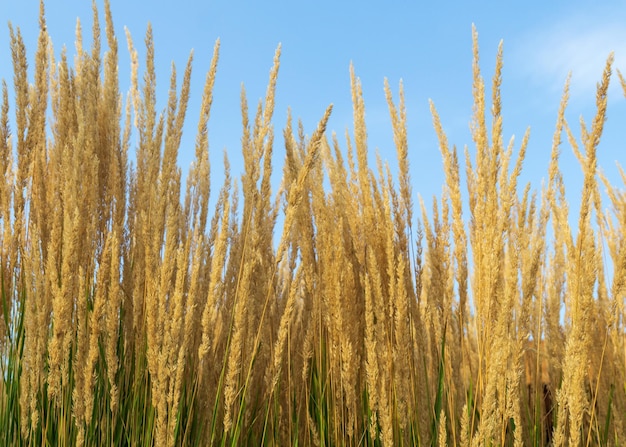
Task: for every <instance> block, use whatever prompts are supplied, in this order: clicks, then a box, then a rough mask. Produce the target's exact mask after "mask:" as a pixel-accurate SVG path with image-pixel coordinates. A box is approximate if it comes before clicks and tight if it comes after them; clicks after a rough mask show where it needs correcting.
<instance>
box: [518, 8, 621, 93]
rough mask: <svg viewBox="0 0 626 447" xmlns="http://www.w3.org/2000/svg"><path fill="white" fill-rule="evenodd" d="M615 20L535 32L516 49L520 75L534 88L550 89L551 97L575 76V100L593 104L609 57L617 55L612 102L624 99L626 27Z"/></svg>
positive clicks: (569, 22) (578, 20)
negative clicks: (621, 80)
mask: <svg viewBox="0 0 626 447" xmlns="http://www.w3.org/2000/svg"><path fill="white" fill-rule="evenodd" d="M616 15H620V14H616ZM613 20H614V18H613V17H605V18H596V17H594V18H589V17H587V19H586V20H583V19H582V18H576V19H573V18H570V19H566V20H563V21H560V22H558V23H555V24H553V25H551V26H547V27H543V28H539V29H533V30H532V31H531V32H529V33H527V34H525V35H524V36H522V38H521V39H520V40H518V41H517V42H516V44H515V45H514V49H513V56H514V58H515V66H516V67H517V68H519V70H520V71H519V72H518V74H520V75H523V76H524V77H526V78H528V79H529V80H530V81H531V82H532V83H533V84H537V85H539V86H545V87H547V88H548V89H549V90H550V92H549V93H557V92H561V91H562V89H563V85H564V83H565V79H566V78H567V75H568V73H570V72H571V74H572V78H571V85H570V96H571V99H572V100H577V99H584V100H585V101H589V100H592V101H593V98H595V90H596V85H597V83H598V82H599V81H600V80H601V78H602V72H603V70H604V66H605V64H606V60H607V57H608V56H609V54H610V53H611V52H613V53H614V55H615V61H614V63H613V72H614V75H613V76H614V77H612V79H611V88H610V90H611V92H610V93H609V99H613V100H615V99H618V98H623V96H622V93H621V88H619V80H618V78H617V74H616V71H617V69H619V70H620V71H621V72H622V74H624V75H626V23H619V22H615V21H613Z"/></svg>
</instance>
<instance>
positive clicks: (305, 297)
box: [0, 2, 626, 447]
mask: <svg viewBox="0 0 626 447" xmlns="http://www.w3.org/2000/svg"><path fill="white" fill-rule="evenodd" d="M104 17H105V21H104V25H105V26H104V33H102V30H101V28H100V21H99V17H98V10H97V8H96V7H95V2H94V20H93V26H92V34H93V46H92V48H91V49H85V48H83V46H82V37H81V35H82V30H81V28H80V27H78V28H77V44H76V54H75V56H74V57H73V59H72V58H70V57H68V55H67V54H66V53H65V52H63V53H62V54H61V56H60V60H58V59H55V53H54V51H53V50H52V43H51V42H50V39H49V36H48V34H47V32H46V25H45V14H44V10H43V3H42V5H41V13H40V34H39V40H38V46H37V51H36V54H35V57H34V64H32V66H31V68H32V70H31V71H29V63H28V61H27V59H26V50H25V47H24V42H23V39H22V36H21V34H20V31H19V28H11V42H10V46H11V50H12V58H13V61H12V62H13V69H14V79H13V84H12V87H11V88H12V96H11V97H12V98H14V100H13V101H12V103H11V104H9V97H10V95H9V93H8V92H9V87H7V84H6V82H5V83H3V86H2V88H3V90H2V104H1V107H0V109H1V110H0V279H1V284H0V286H1V290H0V292H1V295H0V297H1V306H0V311H1V317H2V318H1V319H0V331H1V332H0V359H1V361H0V368H1V372H2V375H1V380H0V438H1V440H0V444H2V445H7V446H8V445H15V446H21V445H24V446H26V445H32V446H35V445H37V446H40V445H53V446H57V445H59V446H65V445H80V446H82V445H90V446H96V445H97V446H99V445H117V446H124V445H128V446H152V445H156V446H204V445H221V446H226V445H298V446H309V445H315V446H331V445H347V446H383V445H384V446H391V445H400V446H402V445H424V446H426V445H434V446H439V447H443V446H445V445H454V446H495V445H502V446H522V445H526V446H543V445H555V446H563V445H572V446H581V445H585V446H586V445H619V444H620V443H621V440H623V439H626V437H625V434H626V427H625V426H624V416H625V415H626V390H625V386H626V385H625V384H626V349H625V348H626V345H625V339H624V333H625V329H624V323H625V322H624V316H625V309H624V298H626V194H625V193H624V190H623V189H621V190H620V189H618V188H617V187H615V186H613V185H611V184H609V182H608V181H607V180H606V179H605V178H604V177H603V176H602V175H601V174H600V173H599V170H598V166H597V161H596V160H597V159H596V149H597V147H598V143H599V141H600V137H601V135H602V131H603V124H604V121H605V119H606V105H607V89H608V85H609V79H610V77H611V64H612V57H609V59H608V60H607V63H606V67H605V70H604V75H603V77H602V79H601V80H600V82H599V84H598V88H597V95H596V105H597V112H596V115H595V117H594V119H593V121H592V122H591V123H590V125H589V126H587V125H586V124H585V123H582V124H581V135H582V138H581V140H580V141H577V140H576V138H575V137H574V136H573V133H572V131H571V129H570V127H569V124H568V122H567V121H566V119H565V108H566V105H567V101H568V85H567V84H566V86H565V89H564V93H563V99H562V102H561V107H560V110H559V112H558V115H557V117H556V126H555V131H554V139H553V143H552V155H551V160H550V164H549V166H548V167H547V171H546V175H547V181H546V183H545V185H544V186H543V188H542V189H541V191H540V192H539V194H537V193H536V192H533V191H532V190H531V189H530V186H520V185H518V178H519V175H520V172H521V170H522V164H523V161H524V156H525V153H526V147H527V143H528V134H526V135H525V136H524V138H523V139H522V141H521V143H520V144H519V145H517V144H516V143H514V142H513V141H511V143H510V144H509V145H505V144H504V136H503V135H502V111H501V105H500V84H501V69H502V48H501V47H500V49H499V51H498V55H497V58H496V68H495V74H494V76H493V81H492V86H491V93H490V94H491V97H490V98H489V96H488V95H489V90H488V88H487V87H486V86H485V82H484V81H483V77H482V75H481V72H480V66H479V55H478V38H477V35H476V33H475V32H474V42H473V44H474V66H473V70H474V75H473V80H474V83H473V97H474V109H473V117H472V136H473V145H472V147H471V149H466V151H465V156H464V158H465V159H464V163H465V172H464V177H465V178H466V180H467V181H466V184H465V185H462V184H461V169H462V168H461V163H462V161H460V160H459V154H458V152H457V150H456V148H454V147H450V146H449V144H448V142H447V138H446V135H445V132H444V130H443V124H442V123H441V121H440V118H439V115H438V114H437V111H436V109H435V106H434V105H433V104H431V112H432V117H433V124H434V128H435V131H436V133H437V135H438V137H439V145H440V151H441V156H442V160H443V169H444V172H445V185H444V189H443V193H442V195H441V197H439V198H435V199H434V201H433V204H432V207H431V208H430V209H427V206H426V204H424V203H423V202H422V201H420V203H419V207H420V209H419V217H418V216H417V215H416V214H414V213H415V209H414V204H413V191H412V182H411V179H410V174H409V171H410V170H409V165H408V151H409V148H408V144H407V141H408V140H407V125H406V111H405V106H404V96H403V90H402V85H400V87H399V92H398V96H397V99H394V97H393V96H394V95H393V94H392V90H391V88H390V87H389V85H388V84H385V92H386V95H387V101H388V105H389V113H390V117H391V122H392V126H393V137H394V143H395V147H396V149H397V163H398V169H397V171H396V170H395V169H394V172H397V175H395V176H394V175H392V173H391V172H392V169H391V168H390V166H389V165H388V164H387V163H386V162H384V161H382V160H380V159H379V160H378V163H377V164H376V166H375V167H371V166H370V165H369V164H368V158H369V157H368V147H367V128H366V121H365V105H364V102H363V96H362V91H361V85H360V83H359V79H358V78H357V77H356V75H355V74H354V71H351V80H352V100H353V112H354V125H353V129H352V131H351V132H350V133H348V134H347V135H346V138H345V141H344V142H343V144H344V145H345V146H342V144H341V143H340V141H339V138H337V137H336V135H334V134H329V133H328V132H326V125H327V122H328V119H329V116H330V113H331V109H332V107H331V106H329V107H328V109H327V110H326V111H325V113H323V114H321V116H320V121H319V124H318V126H317V128H316V129H312V133H311V136H310V137H308V136H306V134H305V130H304V129H303V128H302V126H296V125H294V123H293V122H292V119H291V118H290V119H289V120H288V123H287V125H286V128H285V129H284V130H283V137H284V145H283V144H281V145H277V144H275V135H274V128H273V125H272V116H273V112H274V97H275V89H276V83H277V77H278V70H279V58H280V48H278V50H277V51H276V56H275V59H274V65H273V68H272V70H271V72H270V77H269V84H268V88H267V93H266V96H265V98H264V99H263V100H262V101H261V102H260V103H259V104H258V106H257V107H256V108H255V111H254V113H250V111H249V109H248V103H247V98H246V94H245V91H242V95H241V110H242V129H243V130H242V139H241V142H242V144H241V151H242V153H243V160H244V168H243V169H244V172H243V173H242V175H241V177H240V180H239V179H238V178H237V179H235V178H234V177H233V176H232V174H231V172H230V167H229V162H228V158H227V157H226V156H225V159H224V167H223V169H224V172H225V174H226V175H225V180H224V183H223V184H222V185H221V187H220V189H219V190H218V191H217V196H215V197H216V198H215V199H214V200H212V201H211V203H212V204H213V203H215V208H213V205H211V208H213V209H210V208H209V199H210V197H211V193H212V191H211V182H210V166H209V156H208V154H209V153H208V150H209V149H208V148H209V145H208V131H207V129H208V121H209V116H210V111H211V103H212V94H213V87H214V82H215V76H216V70H217V60H218V50H219V42H218V43H216V45H215V50H214V53H213V60H212V64H211V68H210V70H209V72H208V73H207V75H206V83H205V87H204V91H203V97H202V107H201V111H200V116H199V117H198V128H197V129H198V130H197V136H196V142H195V160H194V162H193V164H192V165H191V167H190V168H189V171H188V176H187V178H186V182H185V183H184V182H183V181H182V180H181V179H182V176H181V169H180V168H179V167H178V166H177V154H178V151H179V148H180V143H181V135H182V129H183V123H184V121H185V118H186V111H187V110H186V109H187V102H188V99H189V86H190V78H191V65H192V64H191V57H190V58H189V63H188V64H187V66H186V67H185V71H184V75H183V77H182V85H181V86H180V87H179V86H178V85H177V75H176V72H175V70H173V71H172V77H171V83H170V89H169V96H168V102H167V107H166V108H165V110H163V111H159V110H157V109H156V91H155V85H156V77H155V56H154V46H153V39H152V30H151V29H150V28H148V31H147V34H146V38H145V45H146V60H145V67H146V69H145V73H143V74H142V75H141V77H140V73H138V66H139V63H138V60H137V57H138V56H137V52H136V51H135V48H134V44H133V41H132V39H131V37H130V35H129V34H128V35H127V36H126V41H127V44H128V49H129V52H130V55H131V61H132V64H131V68H130V74H131V83H132V86H131V90H130V93H129V94H128V95H122V94H121V93H120V91H119V79H118V41H117V37H116V36H115V35H114V32H113V24H112V18H111V12H110V8H109V4H108V2H105V14H104ZM101 34H103V36H104V37H102V36H101ZM103 41H104V42H106V48H104V49H103V48H102V47H101V44H102V42H103ZM72 60H73V63H72V62H71V61H72ZM29 75H30V76H32V80H33V82H29V80H28V79H29ZM620 81H621V84H622V87H624V91H625V93H626V82H625V81H624V79H623V78H622V77H621V75H620ZM488 111H489V112H490V114H489V113H488ZM10 116H14V118H10ZM13 122H14V123H15V124H14V126H11V125H10V123H13ZM131 135H133V136H134V137H133V138H131ZM562 139H564V140H566V141H565V142H562V141H561V140H562ZM135 140H136V143H133V144H131V141H135ZM565 144H568V145H569V146H570V147H571V148H572V149H573V151H574V153H575V154H576V155H577V157H578V160H579V162H580V166H581V169H582V172H583V173H584V185H583V189H582V193H581V197H580V204H581V207H580V214H579V215H578V216H577V218H576V217H575V216H571V215H570V213H569V211H568V204H567V201H566V200H565V198H564V191H565V190H564V184H563V180H562V175H561V172H560V170H559V164H558V159H559V152H560V151H561V150H562V146H564V145H565ZM131 146H133V147H132V150H134V151H136V162H132V163H131V162H130V161H129V150H130V149H131ZM278 149H279V150H280V151H281V153H283V154H284V165H283V167H282V180H281V184H280V189H279V190H278V191H277V192H273V191H272V181H271V178H272V172H273V169H274V166H273V165H272V162H271V160H272V154H273V152H274V150H278ZM622 179H623V180H624V181H626V175H625V174H624V172H623V171H622ZM183 183H184V184H183ZM601 186H603V187H604V188H606V190H607V195H606V196H605V199H604V200H605V201H606V200H607V198H608V200H609V201H610V206H611V209H610V211H605V208H604V207H605V206H606V203H603V201H602V200H603V199H602V196H601V194H600V187H601ZM214 194H215V193H214ZM468 213H469V214H468ZM279 221H280V222H282V224H281V225H278V224H277V222H279ZM576 221H577V226H576V228H572V227H571V226H570V225H571V224H570V222H576ZM275 234H278V235H280V236H279V238H276V239H275V238H274V236H275ZM549 235H553V236H549ZM608 257H610V259H611V262H606V261H605V259H606V258H608ZM609 270H610V271H609ZM607 278H611V281H610V282H609V280H608V279H607Z"/></svg>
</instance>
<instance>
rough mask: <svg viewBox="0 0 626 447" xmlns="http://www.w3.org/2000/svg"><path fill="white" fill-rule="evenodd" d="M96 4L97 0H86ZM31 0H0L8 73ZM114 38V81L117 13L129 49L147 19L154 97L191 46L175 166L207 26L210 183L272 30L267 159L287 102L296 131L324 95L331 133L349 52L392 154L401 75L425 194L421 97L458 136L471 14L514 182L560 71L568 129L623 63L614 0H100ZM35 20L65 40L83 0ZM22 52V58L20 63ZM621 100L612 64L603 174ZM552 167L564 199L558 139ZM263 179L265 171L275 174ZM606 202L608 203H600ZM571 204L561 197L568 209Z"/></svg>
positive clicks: (314, 117)
mask: <svg viewBox="0 0 626 447" xmlns="http://www.w3.org/2000/svg"><path fill="white" fill-rule="evenodd" d="M97 3H98V5H99V10H100V13H101V19H102V18H103V15H102V13H103V7H102V4H103V0H98V1H97ZM38 4H39V2H38V0H23V1H20V2H7V1H4V2H1V3H0V22H2V23H0V78H4V79H6V80H7V82H8V83H9V85H11V84H10V83H11V82H12V71H11V62H10V61H11V59H10V57H11V56H10V49H9V33H8V26H7V25H6V23H7V22H8V21H11V22H12V24H13V25H14V26H19V27H20V28H21V30H22V32H23V34H24V37H25V40H26V44H27V47H28V50H29V55H30V57H31V58H32V55H33V54H34V51H35V46H36V39H37V15H38ZM111 6H112V12H113V17H114V22H115V26H116V33H117V36H118V40H119V45H120V67H119V73H120V79H121V82H122V86H121V87H122V91H123V92H126V91H127V90H128V81H129V77H130V68H129V67H130V65H129V58H128V52H127V50H126V42H125V37H124V27H127V28H128V29H129V30H130V32H131V34H132V36H133V38H134V42H135V47H136V48H138V49H139V50H142V49H143V37H144V34H145V30H146V25H147V23H148V22H151V23H152V26H153V30H154V38H155V47H156V58H157V61H156V62H157V68H158V73H157V83H158V85H157V89H158V90H159V92H160V95H161V97H160V98H161V103H160V105H161V106H162V107H164V106H165V97H166V95H167V89H168V84H169V70H170V67H171V63H172V62H174V63H175V64H176V66H177V68H178V71H179V74H182V71H183V69H184V65H185V62H186V60H187V57H188V55H189V51H190V50H191V49H193V50H194V75H193V77H192V100H191V103H190V109H189V112H188V116H187V126H186V129H185V137H184V140H183V147H182V148H181V152H180V155H179V163H180V166H181V167H182V168H183V169H184V170H185V169H186V168H187V167H188V166H189V164H190V163H191V161H192V157H193V152H194V149H193V143H194V137H195V128H196V123H197V118H198V109H199V105H200V99H201V92H202V85H203V82H204V77H205V74H206V71H207V69H208V66H209V62H210V58H211V53H212V49H213V45H214V42H215V40H216V39H217V38H218V37H219V38H220V39H221V52H220V62H219V67H218V75H217V80H216V86H215V98H214V103H213V109H212V114H211V121H210V123H209V139H210V150H211V161H212V179H213V191H217V189H218V188H219V186H220V184H221V180H222V175H221V170H222V153H223V150H226V151H227V152H228V154H229V157H230V159H231V162H232V165H233V171H234V174H238V173H240V172H241V170H242V169H241V162H240V160H241V157H240V148H239V147H240V146H239V141H240V137H241V124H240V123H241V115H240V110H239V95H240V89H241V85H242V83H243V84H244V85H245V88H246V91H247V93H248V101H249V104H250V108H251V110H254V106H255V105H256V102H257V101H258V100H259V99H260V98H261V97H262V96H263V94H264V93H265V89H266V85H267V80H268V74H269V69H270V67H271V64H272V58H273V55H274V51H275V49H276V47H277V45H278V44H279V43H281V44H282V58H281V68H280V73H279V79H278V87H277V98H276V108H275V115H274V117H275V119H274V125H275V135H276V140H275V143H276V146H275V153H276V156H275V159H276V165H275V171H276V173H280V171H281V170H282V169H281V168H282V160H283V155H284V154H283V151H282V128H283V126H284V123H285V118H286V115H287V108H288V107H291V109H292V113H293V115H294V117H296V118H301V119H302V120H303V123H304V126H305V131H306V133H307V134H308V135H310V134H311V133H312V132H313V130H314V128H315V126H316V123H317V121H318V120H319V118H321V116H322V114H323V112H324V110H325V108H326V107H327V106H328V104H330V103H333V104H334V111H333V116H332V118H331V120H330V124H329V129H330V130H334V131H336V132H337V134H338V135H339V137H340V141H341V142H342V146H343V147H344V148H345V147H346V145H345V143H343V141H344V139H343V136H344V134H345V130H346V128H348V129H350V130H351V120H352V110H351V107H352V106H351V99H350V79H349V66H350V63H351V62H352V63H353V64H354V67H355V71H356V74H357V75H358V76H359V77H360V79H361V81H362V85H363V91H364V97H365V104H366V117H367V122H368V135H369V147H370V152H371V154H372V155H373V154H374V153H375V150H376V149H378V150H379V151H380V153H381V155H382V157H383V158H384V159H387V160H389V161H390V163H391V165H392V166H394V167H395V149H394V147H393V139H392V132H391V125H390V121H389V118H388V111H387V105H386V102H385V97H384V92H383V81H384V79H385V77H386V78H388V79H389V82H390V84H391V86H392V89H393V91H394V93H395V94H396V95H397V86H398V82H399V80H400V79H402V80H403V82H404V87H405V96H406V103H407V104H406V106H407V113H408V132H409V151H410V163H411V175H412V179H413V191H414V193H415V194H416V195H417V194H418V193H419V194H421V195H422V196H423V197H424V198H425V200H426V203H427V204H429V203H430V202H431V197H432V195H433V194H437V195H440V193H441V187H442V184H443V178H444V177H443V172H442V163H441V158H440V155H439V150H438V146H437V139H436V135H435V132H434V130H433V128H432V120H431V116H430V112H429V106H428V100H429V99H432V100H433V101H434V102H435V105H436V106H437V108H438V111H439V113H440V116H441V120H442V123H443V126H444V129H445V130H446V132H447V133H448V139H449V141H450V143H451V144H455V145H457V147H458V148H460V149H461V150H462V148H463V147H464V146H465V145H468V146H469V148H470V151H471V150H472V148H473V146H472V141H471V137H470V133H469V122H470V119H471V111H472V98H471V85H472V78H471V62H472V52H471V49H472V41H471V27H472V23H474V24H475V25H476V27H477V29H478V33H479V43H480V51H481V66H482V70H483V76H484V77H485V79H486V81H487V82H490V79H491V75H492V70H493V66H494V61H495V55H496V50H497V47H498V43H499V42H500V40H501V39H502V40H503V41H504V64H505V65H504V72H503V76H504V81H503V90H502V95H503V98H502V99H503V115H504V130H505V141H508V139H509V138H510V137H511V136H512V135H515V136H516V141H517V143H516V146H515V147H516V148H518V147H519V142H520V141H521V138H522V136H523V134H524V132H525V130H526V128H527V127H529V126H530V128H531V140H530V146H529V149H528V155H527V158H526V162H525V169H524V174H523V179H522V180H523V182H524V183H525V182H526V181H531V182H532V184H533V188H534V189H539V188H540V187H541V179H542V178H544V177H546V175H547V174H546V173H547V165H548V159H549V152H550V145H551V141H552V132H553V129H554V125H555V121H556V112H557V109H558V105H559V100H560V96H561V91H562V87H563V84H564V81H565V78H566V76H567V73H568V72H569V71H572V91H571V101H570V106H569V109H568V112H567V117H568V119H569V121H570V125H571V126H572V128H573V129H574V130H575V132H576V134H579V130H578V129H579V127H578V120H579V117H580V116H583V117H584V119H585V121H586V122H587V123H590V122H591V120H592V117H593V113H594V101H595V85H596V82H597V81H598V80H599V79H600V76H601V73H602V69H603V67H604V61H605V60H606V57H607V56H608V54H609V52H610V51H615V55H616V62H615V65H614V67H615V68H618V69H621V70H622V71H624V72H626V20H624V19H626V2H624V1H615V2H592V1H575V0H574V1H571V0H570V1H561V0H554V1H549V2H545V1H535V0H529V1H526V2H488V1H476V2H460V1H459V2H429V3H428V4H425V2H408V1H392V2H368V1H360V2H351V1H346V2H334V1H333V2H330V1H327V0H320V1H317V2H299V1H278V2H276V1H274V2H268V1H266V2H259V1H240V0H239V1H221V2H215V1H191V0H178V1H175V2H171V1H168V2H163V1H145V0H111ZM46 17H47V22H48V30H49V32H50V34H51V36H52V42H53V44H54V47H55V52H56V53H57V54H59V52H60V50H61V48H62V46H63V45H66V46H67V48H68V52H69V53H70V54H73V45H74V30H75V25H76V19H77V17H80V18H81V22H82V24H83V29H84V34H85V36H88V34H89V32H90V27H91V23H92V17H91V2H89V1H86V0H57V1H52V0H48V2H47V5H46ZM31 66H32V64H31ZM625 103H626V100H625V99H624V97H623V94H622V92H621V90H620V89H619V88H618V79H617V76H614V78H613V87H612V88H611V98H610V104H609V111H608V115H609V118H608V121H607V124H606V132H605V136H604V139H603V140H602V143H601V147H600V152H599V158H600V160H599V162H600V166H601V167H602V168H603V169H604V171H605V172H606V173H607V174H608V175H609V177H610V178H611V179H614V180H615V181H616V182H617V180H618V179H619V176H618V174H617V169H616V167H615V161H620V162H621V163H622V164H626V163H625V162H626V157H625V156H624V149H625V143H626V107H625ZM562 152H563V154H562V158H561V160H562V162H561V169H562V170H563V172H564V173H565V179H566V186H567V188H568V197H570V200H571V201H572V202H575V200H576V199H577V197H578V194H579V191H580V180H581V177H580V168H579V167H578V164H577V162H576V160H575V158H574V156H573V155H572V152H571V149H570V148H569V146H568V145H567V144H564V145H563V147H562ZM276 186H277V185H276ZM605 205H606V206H608V203H606V204H605ZM575 208H576V206H575V203H572V210H574V209H575Z"/></svg>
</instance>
